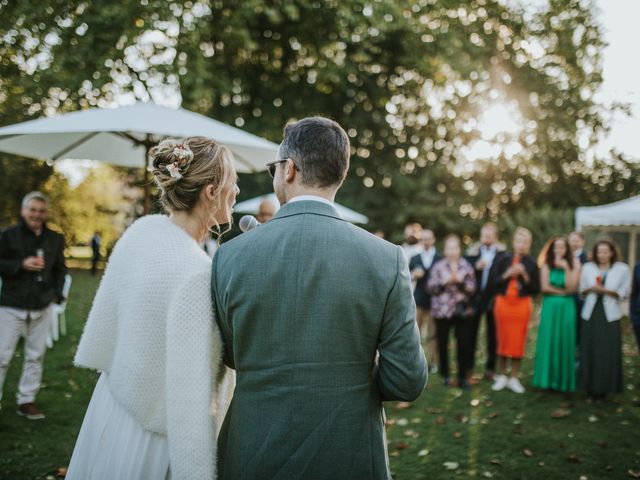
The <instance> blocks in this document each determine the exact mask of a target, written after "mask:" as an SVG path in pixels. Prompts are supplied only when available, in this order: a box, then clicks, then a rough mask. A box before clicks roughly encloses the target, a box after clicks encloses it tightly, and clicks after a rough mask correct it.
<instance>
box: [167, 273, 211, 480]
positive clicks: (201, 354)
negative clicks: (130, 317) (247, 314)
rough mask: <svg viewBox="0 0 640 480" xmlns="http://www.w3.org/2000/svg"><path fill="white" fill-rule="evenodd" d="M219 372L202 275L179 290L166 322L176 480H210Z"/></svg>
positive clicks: (207, 286) (208, 293)
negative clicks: (195, 479)
mask: <svg viewBox="0 0 640 480" xmlns="http://www.w3.org/2000/svg"><path fill="white" fill-rule="evenodd" d="M221 368H222V340H221V337H220V332H219V330H218V327H217V325H216V322H215V319H214V314H213V308H212V302H211V279H210V274H209V271H208V270H206V271H205V270H203V271H201V272H198V273H197V274H194V275H191V276H190V278H188V279H187V280H186V281H185V283H183V285H182V286H181V287H180V288H179V289H178V291H177V292H176V294H175V296H174V297H173V299H172V301H171V304H170V307H169V313H168V317H167V378H166V401H167V406H166V415H167V439H168V443H169V459H170V465H171V475H172V477H173V478H175V479H177V480H183V479H193V478H202V479H211V478H215V475H216V473H215V470H216V429H217V425H218V424H219V423H220V422H219V421H218V419H217V417H218V416H219V414H220V412H219V410H220V408H219V406H218V405H219V404H218V401H217V399H216V398H215V397H216V385H217V380H218V377H219V376H220V377H222V375H220V370H221ZM223 413H224V412H223Z"/></svg>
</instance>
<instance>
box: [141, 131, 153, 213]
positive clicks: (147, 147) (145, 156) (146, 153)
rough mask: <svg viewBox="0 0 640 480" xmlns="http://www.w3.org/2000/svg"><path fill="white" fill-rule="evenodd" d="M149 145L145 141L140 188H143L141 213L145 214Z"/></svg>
mask: <svg viewBox="0 0 640 480" xmlns="http://www.w3.org/2000/svg"><path fill="white" fill-rule="evenodd" d="M150 149H151V146H150V145H149V143H148V142H147V143H145V145H144V168H143V172H144V173H143V177H142V188H143V192H144V193H143V195H144V199H143V203H142V213H143V214H144V215H147V214H148V213H149V168H148V162H149V150H150Z"/></svg>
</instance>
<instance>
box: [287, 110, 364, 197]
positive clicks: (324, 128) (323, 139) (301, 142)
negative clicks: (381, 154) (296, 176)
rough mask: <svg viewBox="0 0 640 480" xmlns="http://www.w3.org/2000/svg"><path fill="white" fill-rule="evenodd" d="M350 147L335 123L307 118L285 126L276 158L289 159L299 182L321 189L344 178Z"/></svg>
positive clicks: (325, 119)
mask: <svg viewBox="0 0 640 480" xmlns="http://www.w3.org/2000/svg"><path fill="white" fill-rule="evenodd" d="M350 148H351V147H350V145H349V137H347V134H346V132H345V131H344V130H343V128H342V127H341V126H340V125H339V124H338V123H337V122H334V121H333V120H330V119H328V118H324V117H307V118H303V119H302V120H299V121H297V122H295V123H291V124H289V125H287V126H286V127H285V129H284V139H283V140H282V143H281V144H280V159H281V160H284V159H286V158H290V159H291V160H293V162H294V163H295V164H296V166H297V167H298V169H299V170H300V174H301V175H302V184H303V185H307V186H310V187H316V188H324V187H329V186H332V185H340V184H342V182H343V181H344V179H345V177H346V176H347V170H348V169H349V155H350Z"/></svg>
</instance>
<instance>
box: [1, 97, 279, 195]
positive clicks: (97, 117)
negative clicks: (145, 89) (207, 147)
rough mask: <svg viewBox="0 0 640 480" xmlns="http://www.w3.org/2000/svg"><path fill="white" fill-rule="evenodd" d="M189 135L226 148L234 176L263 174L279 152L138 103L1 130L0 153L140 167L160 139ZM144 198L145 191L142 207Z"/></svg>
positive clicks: (184, 114)
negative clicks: (235, 171)
mask: <svg viewBox="0 0 640 480" xmlns="http://www.w3.org/2000/svg"><path fill="white" fill-rule="evenodd" d="M190 136H205V137H209V138H212V139H213V140H216V141H217V142H220V143H222V144H223V145H225V146H227V147H228V148H229V149H230V150H231V151H232V152H233V155H234V158H235V161H236V163H235V167H236V170H237V171H238V172H255V171H260V170H264V168H265V164H266V163H267V162H268V161H271V160H273V158H274V156H275V153H276V151H277V149H278V146H277V145H276V144H275V143H272V142H269V141H267V140H265V139H263V138H261V137H258V136H256V135H253V134H251V133H248V132H245V131H243V130H240V129H238V128H235V127H231V126H229V125H226V124H224V123H222V122H219V121H217V120H214V119H212V118H209V117H205V116H204V115H200V114H198V113H193V112H190V111H188V110H185V109H182V108H179V109H173V108H167V107H162V106H160V105H156V104H154V103H137V104H135V105H130V106H123V107H116V108H92V109H89V110H82V111H78V112H72V113H67V114H64V115H60V116H55V117H49V118H41V119H38V120H30V121H27V122H22V123H18V124H15V125H11V126H7V127H4V128H0V151H2V152H7V153H13V154H16V155H23V156H25V157H32V158H39V159H43V160H49V161H55V160H58V159H90V160H99V161H102V162H107V163H110V164H113V165H120V166H125V167H138V168H144V167H146V165H147V155H148V151H149V149H150V148H151V147H152V146H154V145H155V144H157V143H158V141H160V140H161V139H162V138H164V137H177V138H180V137H190ZM145 175H146V168H145ZM145 178H146V177H145ZM147 185H148V181H145V187H146V186H147ZM146 198H147V192H146V190H145V202H146Z"/></svg>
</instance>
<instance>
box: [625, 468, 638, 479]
mask: <svg viewBox="0 0 640 480" xmlns="http://www.w3.org/2000/svg"><path fill="white" fill-rule="evenodd" d="M627 475H629V478H640V471H638V470H629V471H628V472H627Z"/></svg>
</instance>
